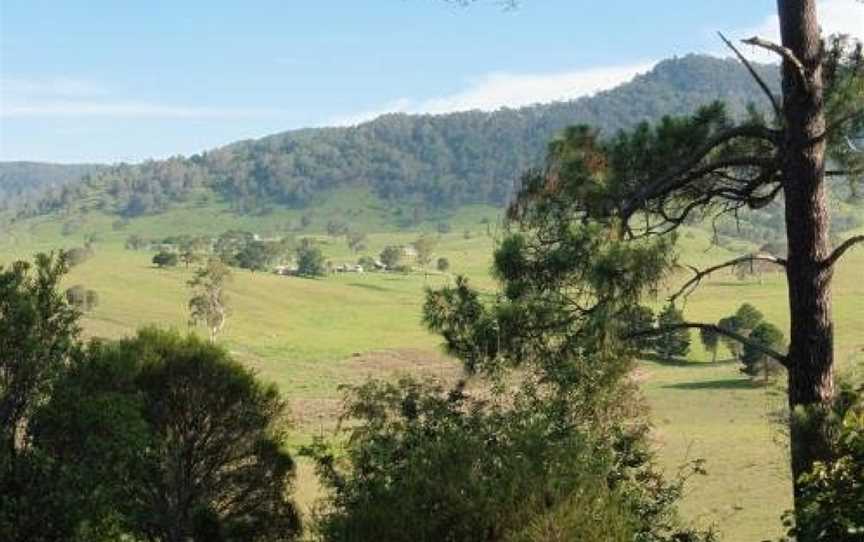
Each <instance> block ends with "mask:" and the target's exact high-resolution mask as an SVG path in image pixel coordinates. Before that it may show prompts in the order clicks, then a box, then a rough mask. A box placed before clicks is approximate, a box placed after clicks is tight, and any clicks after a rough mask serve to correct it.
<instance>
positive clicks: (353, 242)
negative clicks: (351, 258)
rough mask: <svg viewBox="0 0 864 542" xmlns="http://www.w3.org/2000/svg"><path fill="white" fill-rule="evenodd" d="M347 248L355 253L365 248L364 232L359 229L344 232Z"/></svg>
mask: <svg viewBox="0 0 864 542" xmlns="http://www.w3.org/2000/svg"><path fill="white" fill-rule="evenodd" d="M345 241H346V242H347V243H348V248H349V249H351V252H354V253H355V254H356V253H357V252H361V251H363V250H365V249H366V234H365V233H363V232H360V231H349V232H348V233H346V234H345Z"/></svg>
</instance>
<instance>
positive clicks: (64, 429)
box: [0, 255, 300, 542]
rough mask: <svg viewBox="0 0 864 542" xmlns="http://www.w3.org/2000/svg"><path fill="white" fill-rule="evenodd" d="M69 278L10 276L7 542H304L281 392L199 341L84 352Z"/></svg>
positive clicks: (39, 263)
mask: <svg viewBox="0 0 864 542" xmlns="http://www.w3.org/2000/svg"><path fill="white" fill-rule="evenodd" d="M65 271H66V266H65V264H64V261H63V260H62V258H60V259H55V258H51V257H49V256H44V255H40V256H38V257H37V259H36V263H35V265H33V266H31V265H30V264H27V263H25V262H17V263H15V264H14V265H13V266H12V267H11V268H9V269H8V270H7V269H0V329H2V330H3V332H2V333H0V364H2V365H0V415H2V425H0V427H2V430H3V432H2V435H0V436H2V442H0V444H2V446H0V538H2V539H3V540H8V541H22V542H23V541H27V542H34V541H36V542H39V541H45V542H47V541H54V540H74V541H81V542H83V541H85V540H86V541H100V540H104V541H108V540H120V539H134V540H142V541H144V540H146V541H153V542H181V541H186V540H189V539H194V540H213V541H217V542H218V541H225V542H227V541H237V542H239V541H241V540H242V541H255V540H260V541H265V540H266V541H270V540H292V539H294V538H295V537H296V535H297V534H298V533H299V530H300V524H299V516H298V513H297V511H296V509H295V507H294V505H293V503H292V502H291V500H290V490H291V487H292V480H293V474H294V464H293V461H292V459H291V457H290V456H289V455H288V453H287V452H286V451H285V437H286V433H285V429H286V426H285V422H286V419H285V404H284V402H283V401H282V399H281V398H280V397H279V394H278V393H277V391H276V389H275V387H273V386H272V385H271V386H265V385H263V384H262V383H260V382H259V381H258V380H257V379H256V378H255V376H254V375H253V374H252V373H251V372H250V371H249V370H248V369H246V368H244V367H242V366H241V365H240V364H239V363H237V362H235V361H233V360H232V359H231V358H230V357H229V355H228V354H227V352H226V351H224V350H222V349H220V348H218V347H216V346H213V345H208V344H206V343H204V342H202V341H201V340H199V339H197V338H195V337H194V336H189V337H182V336H180V335H179V334H177V333H173V332H165V331H158V330H155V329H148V330H144V331H141V332H139V334H138V335H137V336H136V337H135V338H132V339H126V340H122V341H119V342H116V343H105V342H99V341H94V342H92V343H91V344H90V345H87V346H85V345H83V344H82V343H81V342H80V340H79V338H78V327H77V320H78V316H79V314H78V313H77V312H76V311H75V309H73V308H71V307H70V305H68V304H67V302H66V300H65V296H64V295H63V294H62V293H61V292H60V290H59V288H58V286H59V283H60V280H61V278H62V277H63V274H64V273H65ZM72 290H74V288H73V289H72ZM130 536H131V538H130Z"/></svg>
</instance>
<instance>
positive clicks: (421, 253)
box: [412, 235, 438, 270]
mask: <svg viewBox="0 0 864 542" xmlns="http://www.w3.org/2000/svg"><path fill="white" fill-rule="evenodd" d="M437 244H438V241H437V239H435V238H434V237H432V236H431V235H421V236H420V238H418V239H417V240H416V241H414V242H413V243H412V245H413V246H414V250H416V251H417V263H419V264H420V267H422V268H423V269H424V270H425V269H426V266H428V265H429V263H430V262H431V261H432V252H433V251H434V250H435V246H436V245H437Z"/></svg>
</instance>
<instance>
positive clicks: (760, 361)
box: [741, 322, 786, 382]
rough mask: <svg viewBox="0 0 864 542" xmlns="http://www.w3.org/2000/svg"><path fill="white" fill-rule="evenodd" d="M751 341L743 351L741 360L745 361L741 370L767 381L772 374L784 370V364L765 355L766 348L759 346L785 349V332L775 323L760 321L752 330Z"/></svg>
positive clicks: (778, 349) (779, 349)
mask: <svg viewBox="0 0 864 542" xmlns="http://www.w3.org/2000/svg"><path fill="white" fill-rule="evenodd" d="M750 341H751V342H750V343H748V344H745V345H744V350H743V352H742V353H741V362H742V363H744V368H743V369H741V371H742V372H743V373H745V374H747V375H748V376H750V377H752V378H756V377H758V376H761V377H762V378H763V380H764V381H765V382H767V381H768V380H769V379H770V377H771V376H773V375H774V374H776V373H778V372H780V371H781V370H782V366H781V365H780V364H778V363H777V362H776V361H774V360H773V359H771V358H770V357H768V356H767V355H765V353H764V350H763V349H760V348H758V347H759V346H762V347H764V348H770V349H772V350H776V351H782V350H785V346H786V345H785V339H784V337H783V332H782V331H780V329H779V328H778V327H777V326H775V325H774V324H770V323H768V322H760V323H759V324H757V325H756V327H754V328H753V331H751V332H750Z"/></svg>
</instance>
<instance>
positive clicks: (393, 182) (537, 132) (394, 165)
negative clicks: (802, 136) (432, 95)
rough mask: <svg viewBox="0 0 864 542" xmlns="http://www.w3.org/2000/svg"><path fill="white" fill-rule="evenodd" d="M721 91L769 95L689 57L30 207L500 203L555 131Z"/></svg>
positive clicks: (104, 179)
mask: <svg viewBox="0 0 864 542" xmlns="http://www.w3.org/2000/svg"><path fill="white" fill-rule="evenodd" d="M758 69H759V70H760V71H761V72H762V75H763V76H764V77H765V79H766V80H767V81H769V82H770V84H773V85H777V84H778V83H779V75H778V73H777V72H778V70H777V68H776V67H775V66H760V67H758ZM714 100H722V101H724V102H725V103H727V104H728V107H729V108H730V109H731V110H732V111H734V112H741V111H743V109H744V108H745V107H746V105H747V104H748V103H759V104H762V103H763V97H762V96H761V94H760V92H759V90H758V88H757V87H756V85H755V84H754V83H753V81H752V80H751V78H750V76H749V75H748V74H747V73H746V71H745V70H744V69H743V67H742V66H740V65H739V64H738V63H737V62H735V61H732V60H721V59H717V58H713V57H708V56H698V55H690V56H686V57H683V58H675V59H671V60H666V61H663V62H661V63H659V64H658V65H657V66H656V67H655V68H654V69H653V70H651V71H650V72H649V73H647V74H644V75H640V76H638V77H636V78H635V79H634V80H633V81H631V82H629V83H626V84H624V85H621V86H619V87H617V88H615V89H612V90H609V91H605V92H602V93H599V94H597V95H595V96H591V97H585V98H581V99H578V100H574V101H570V102H560V103H552V104H545V105H535V106H531V107H524V108H520V109H501V110H499V111H495V112H480V111H471V112H464V113H453V114H447V115H405V114H390V115H384V116H382V117H380V118H378V119H376V120H373V121H371V122H367V123H364V124H360V125H358V126H354V127H346V128H322V129H305V130H297V131H290V132H285V133H280V134H276V135H272V136H269V137H264V138H262V139H257V140H250V141H241V142H238V143H234V144H231V145H227V146H225V147H222V148H218V149H215V150H213V151H210V152H206V153H203V154H200V155H194V156H191V157H189V158H182V157H178V158H172V159H169V160H161V161H149V162H145V163H142V164H138V165H120V166H113V167H110V168H107V169H104V170H99V171H98V172H95V173H92V172H91V173H90V174H89V175H87V176H85V178H84V182H82V183H79V184H76V185H75V186H74V187H72V186H67V187H66V189H64V190H63V191H61V192H60V193H59V194H55V195H53V196H52V197H49V198H45V199H43V200H41V201H40V202H39V203H38V204H36V205H30V206H28V207H27V208H26V209H25V214H38V213H45V212H50V211H53V210H57V209H60V208H66V207H69V206H74V205H77V204H78V203H77V202H80V201H86V202H87V203H86V205H88V208H92V207H90V206H95V207H97V208H100V209H103V210H105V211H107V212H110V213H116V214H118V215H123V216H125V217H134V216H139V215H143V214H152V213H158V212H160V211H163V210H165V209H167V208H169V207H170V206H172V205H175V204H178V203H183V202H187V201H190V200H192V199H193V198H198V197H202V198H205V199H206V198H210V197H214V196H215V197H218V198H221V199H223V200H224V201H226V202H228V203H229V204H230V206H231V208H232V209H234V210H235V211H237V212H240V213H253V212H259V211H261V210H263V209H266V208H268V207H273V206H290V207H303V206H304V205H306V204H307V203H308V202H309V201H310V200H311V198H313V197H315V196H316V195H318V194H320V193H322V192H326V191H328V190H332V189H337V188H346V187H348V188H351V187H366V188H369V189H370V190H372V191H373V192H374V193H375V194H376V195H377V196H378V197H380V198H381V199H383V200H385V201H398V202H401V203H405V202H412V203H414V204H416V205H422V206H428V207H430V208H454V207H457V206H459V205H463V204H472V203H487V204H493V205H501V204H503V203H505V202H506V201H507V199H508V197H509V195H510V193H511V190H512V187H513V183H514V180H515V179H516V178H518V176H519V174H520V172H521V171H523V170H525V169H526V168H527V167H529V166H531V165H534V164H537V163H538V162H539V160H540V159H541V158H542V156H543V153H544V149H545V148H546V145H547V143H548V141H549V140H550V138H552V137H553V136H554V135H555V134H556V133H557V132H559V131H560V130H561V129H562V128H564V127H565V126H568V125H572V124H579V123H584V124H589V125H592V126H594V127H596V128H599V129H601V130H602V131H603V132H604V133H606V134H611V133H614V132H615V131H617V130H620V129H623V128H628V127H631V126H633V125H635V124H636V123H638V122H640V121H645V120H657V119H659V118H660V117H662V116H664V115H680V114H686V113H688V112H691V111H693V110H694V109H696V108H697V107H698V106H700V105H703V104H706V103H709V102H711V101H714Z"/></svg>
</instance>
